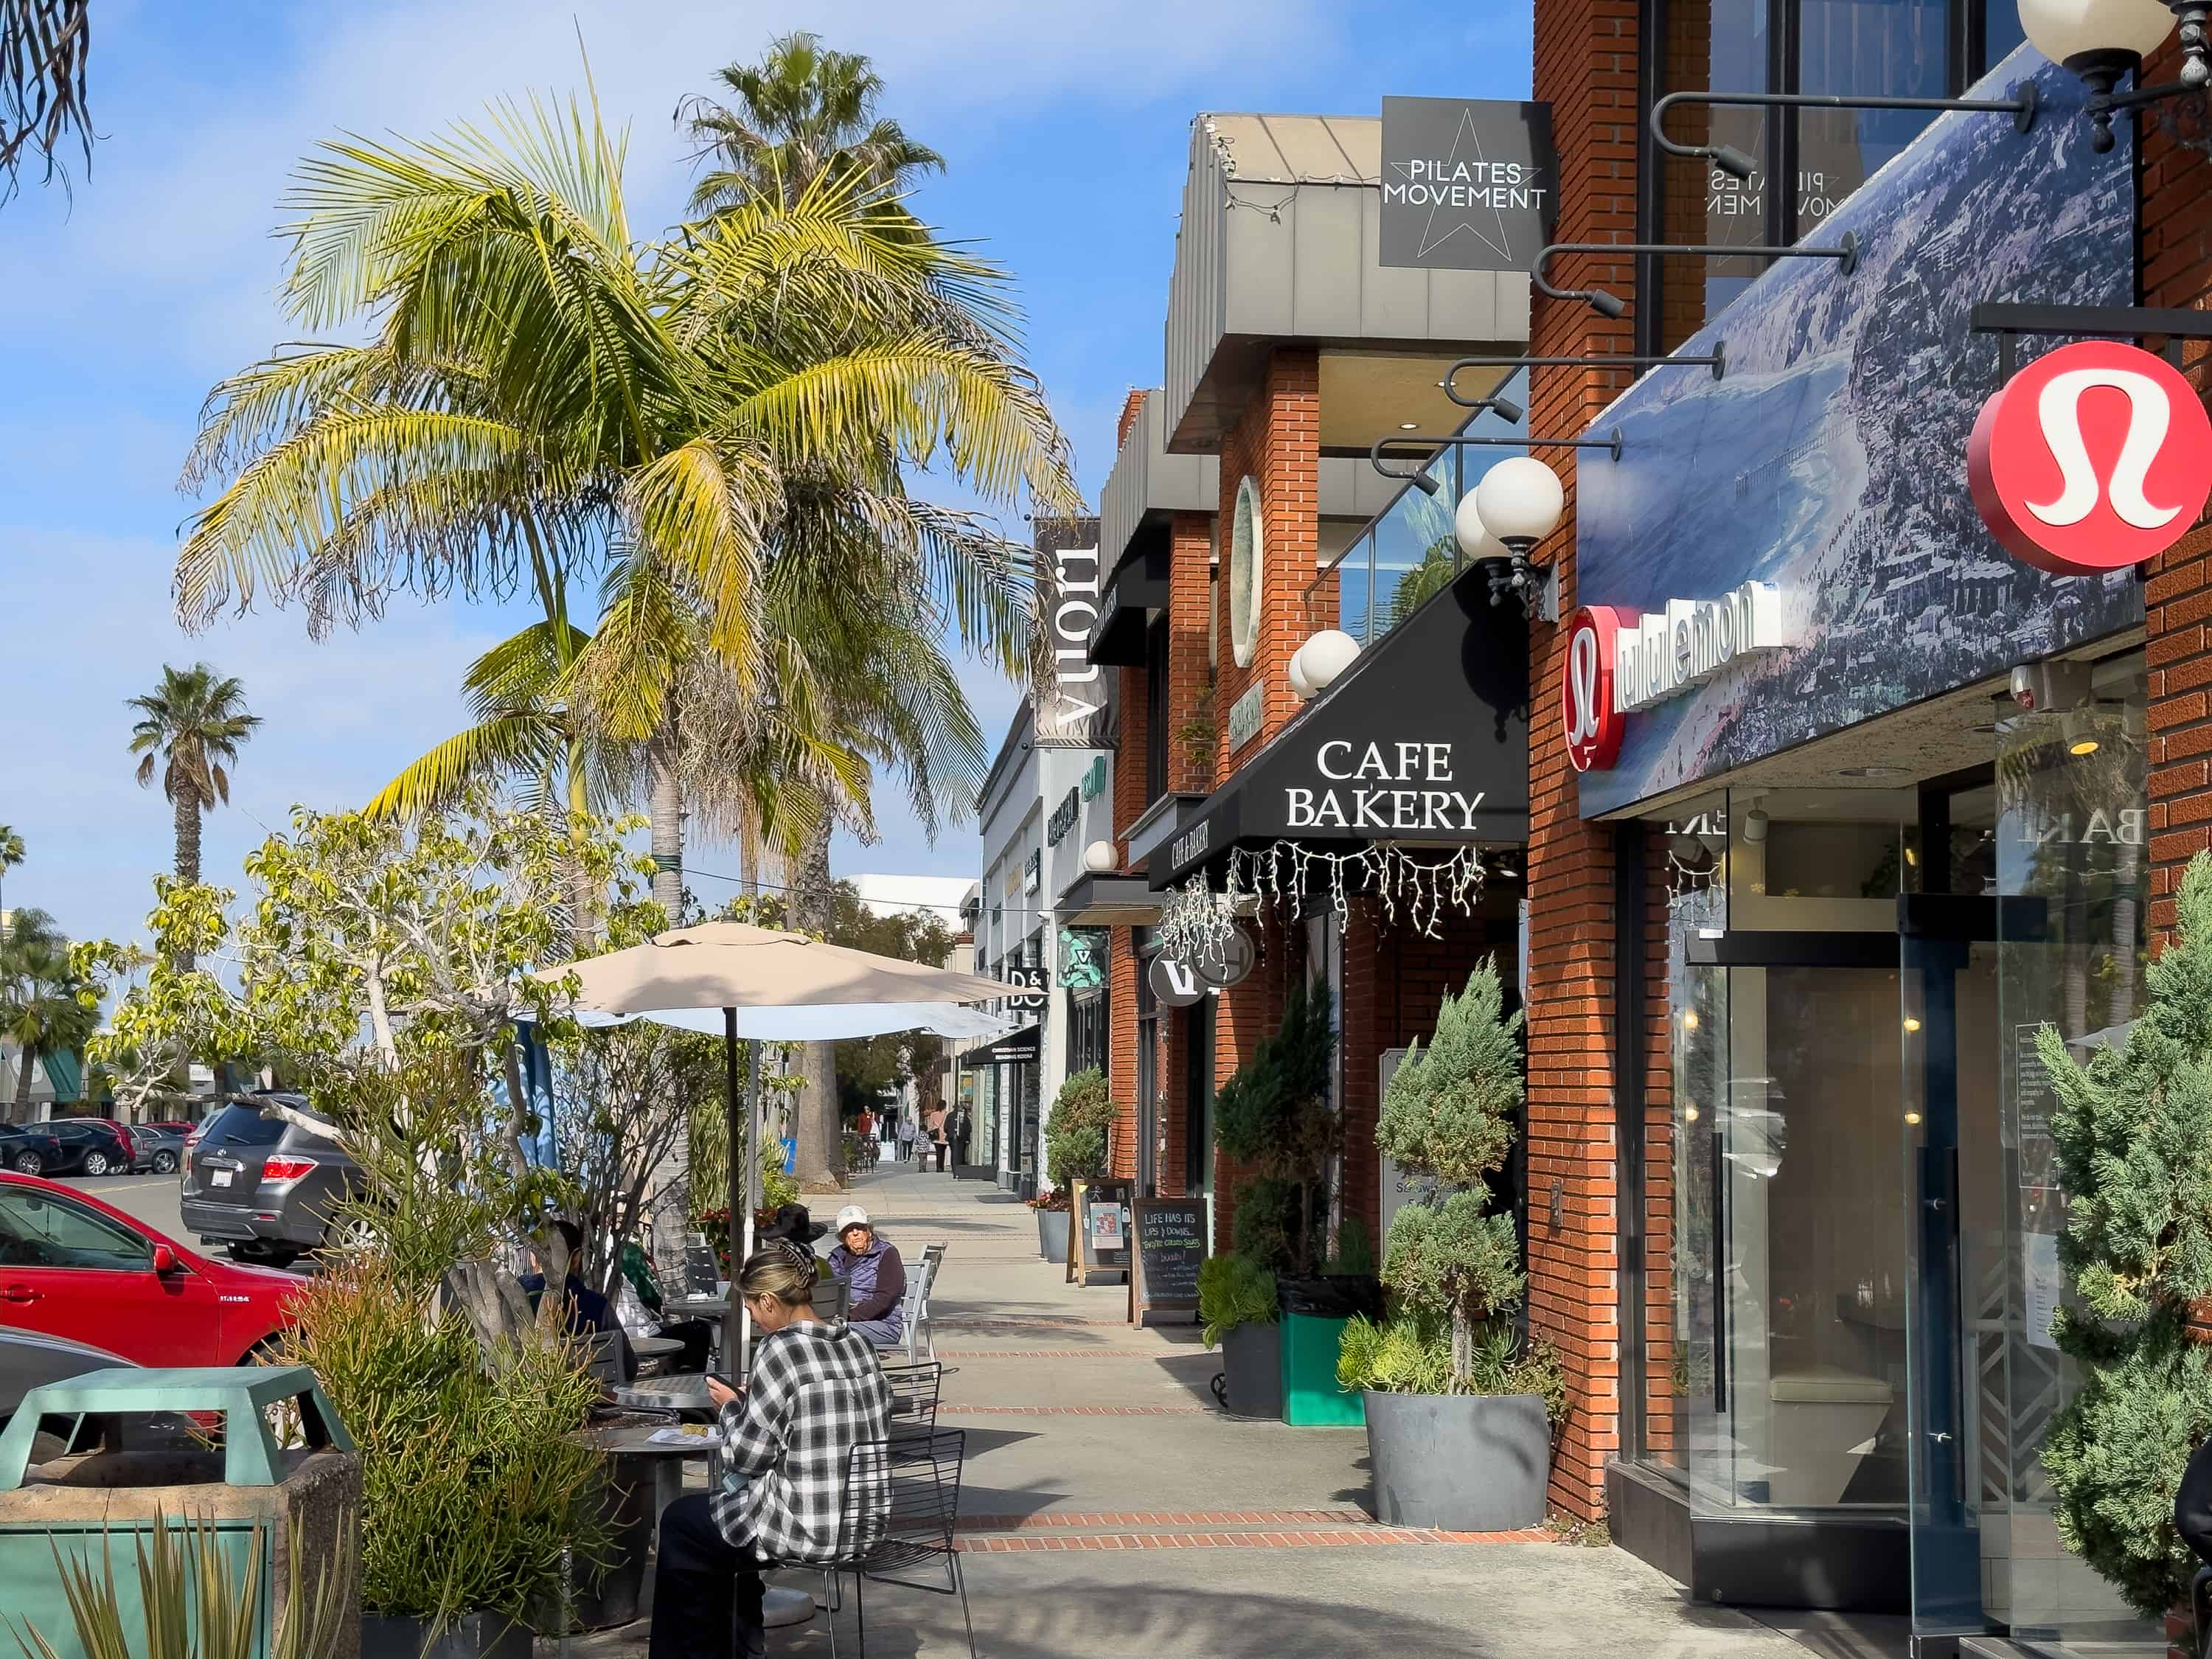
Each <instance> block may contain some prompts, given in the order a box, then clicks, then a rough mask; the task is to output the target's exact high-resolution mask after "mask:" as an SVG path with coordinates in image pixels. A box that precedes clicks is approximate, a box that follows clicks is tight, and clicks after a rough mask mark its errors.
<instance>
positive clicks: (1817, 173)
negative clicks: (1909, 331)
mask: <svg viewBox="0 0 2212 1659" xmlns="http://www.w3.org/2000/svg"><path fill="white" fill-rule="evenodd" d="M1950 24H1951V7H1950V4H1949V0H1801V3H1800V4H1799V6H1798V9H1797V88H1796V89H1797V90H1798V91H1800V92H1808V93H1829V94H1869V95H1879V96H1881V97H1888V98H1941V97H1942V96H1943V95H1944V93H1945V91H1946V89H1947V83H1948V73H1949V61H1950V47H1951V39H1950V34H1951V27H1950ZM1933 119H1935V117H1934V116H1933V115H1931V114H1927V113H1924V112H1918V111H1914V110H1817V109H1814V110H1802V111H1800V112H1798V115H1797V156H1796V167H1797V189H1796V198H1795V200H1796V216H1797V218H1796V232H1797V234H1799V235H1801V236H1802V235H1809V234H1812V233H1813V232H1814V230H1816V229H1817V228H1819V226H1820V221H1821V220H1823V219H1825V218H1826V216H1828V215H1829V214H1830V213H1832V212H1833V211H1834V210H1835V209H1836V207H1837V206H1838V204H1840V203H1841V202H1842V201H1843V199H1844V197H1846V196H1849V195H1850V193H1851V192H1852V191H1855V190H1857V188H1858V187H1859V186H1860V185H1863V184H1864V183H1865V182H1866V181H1867V179H1869V178H1870V177H1871V176H1872V175H1873V173H1874V172H1875V169H1876V168H1877V167H1881V164H1882V163H1883V162H1885V161H1888V160H1889V159H1890V157H1892V156H1893V155H1897V154H1898V153H1899V151H1900V150H1902V149H1904V148H1905V146H1906V145H1907V144H1909V143H1911V142H1912V141H1913V140H1914V139H1915V138H1917V137H1919V136H1920V133H1921V131H1922V129H1923V128H1924V127H1926V126H1927V125H1928V124H1929V122H1930V121H1931V120H1933Z"/></svg>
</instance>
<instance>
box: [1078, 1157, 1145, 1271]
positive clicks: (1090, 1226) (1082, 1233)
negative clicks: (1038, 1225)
mask: <svg viewBox="0 0 2212 1659" xmlns="http://www.w3.org/2000/svg"><path fill="white" fill-rule="evenodd" d="M1068 1196H1069V1204H1070V1208H1071V1212H1072V1213H1071V1215H1070V1218H1069V1225H1068V1229H1067V1278H1068V1282H1069V1283H1071V1284H1084V1285H1095V1284H1098V1283H1101V1282H1103V1283H1105V1284H1109V1285H1115V1284H1119V1283H1121V1280H1122V1279H1125V1278H1126V1277H1127V1274H1128V1272H1129V1205H1130V1200H1131V1199H1132V1198H1133V1196H1134V1192H1133V1188H1131V1186H1130V1183H1129V1182H1126V1181H1078V1182H1072V1183H1070V1186H1069V1194H1068Z"/></svg>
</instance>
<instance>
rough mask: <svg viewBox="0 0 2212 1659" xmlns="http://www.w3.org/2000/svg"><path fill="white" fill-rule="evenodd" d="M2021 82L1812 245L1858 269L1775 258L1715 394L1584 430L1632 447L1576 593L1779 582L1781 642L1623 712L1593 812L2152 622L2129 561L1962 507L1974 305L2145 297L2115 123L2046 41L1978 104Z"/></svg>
mask: <svg viewBox="0 0 2212 1659" xmlns="http://www.w3.org/2000/svg"><path fill="white" fill-rule="evenodd" d="M2024 80H2033V82H2035V84H2036V88H2037V91H2038V93H2039V95H2040V98H2041V100H2042V101H2041V107H2040V111H2039V113H2038V115H2037V116H2036V118H2035V121H2034V124H2033V126H2032V127H2031V128H2030V130H2029V131H2027V132H2026V133H2024V134H2023V133H2021V132H2019V131H2016V130H2015V125H2014V123H2013V121H2012V119H2011V118H2010V117H2008V116H2004V115H1990V114H1966V113H1957V114H1949V115H1944V116H1940V117H1938V118H1936V122H1935V124H1934V125H1931V126H1930V127H1929V130H1928V131H1927V132H1926V133H1924V134H1923V136H1922V137H1921V139H1920V140H1919V142H1918V143H1915V144H1914V145H1912V146H1911V148H1910V149H1907V150H1906V151H1905V153H1904V154H1903V155H1899V156H1898V157H1897V158H1896V159H1895V160H1894V161H1891V162H1890V163H1889V164H1888V165H1887V167H1883V168H1882V169H1881V171H1880V172H1879V173H1876V174H1875V176H1874V177H1873V178H1872V179H1869V180H1868V182H1867V183H1866V185H1864V186H1863V187H1862V188H1861V189H1860V190H1859V191H1857V193H1856V194H1855V195H1853V196H1852V197H1850V199H1849V200H1848V201H1846V202H1845V203H1844V204H1843V205H1842V206H1841V207H1840V208H1838V210H1836V211H1835V212H1834V213H1833V214H1832V215H1831V216H1828V217H1827V218H1826V220H1824V221H1823V222H1821V223H1820V224H1819V225H1818V226H1816V227H1815V228H1814V229H1813V230H1812V231H1811V233H1810V234H1808V237H1807V239H1806V240H1807V241H1808V243H1811V244H1814V245H1820V246H1832V245H1834V244H1835V243H1836V241H1837V240H1838V239H1839V238H1840V237H1841V236H1842V235H1843V234H1844V233H1845V232H1847V231H1848V232H1850V233H1853V234H1856V235H1857V239H1858V246H1859V254H1858V264H1857V270H1855V271H1853V272H1852V273H1850V274H1849V275H1844V274H1843V273H1842V272H1840V271H1839V270H1838V268H1837V265H1836V263H1835V262H1834V261H1832V260H1827V259H1785V260H1779V261H1777V262H1776V263H1775V264H1773V265H1772V266H1771V268H1770V269H1769V270H1766V271H1765V273H1764V274H1763V275H1761V276H1759V279H1758V280H1757V281H1756V282H1754V283H1753V284H1752V285H1751V286H1750V288H1749V289H1747V290H1746V292H1745V293H1744V294H1743V295H1742V296H1741V298H1739V299H1738V300H1737V301H1735V304H1733V305H1731V306H1730V307H1729V308H1728V309H1727V310H1726V311H1725V312H1723V313H1722V314H1721V315H1720V317H1719V318H1718V319H1717V321H1716V322H1715V323H1714V324H1713V325H1711V326H1709V327H1708V328H1707V329H1706V330H1705V331H1703V332H1701V333H1699V335H1697V336H1696V337H1693V338H1692V340H1691V341H1690V342H1689V343H1686V345H1685V346H1684V347H1683V348H1682V349H1683V351H1684V353H1685V354H1686V355H1697V354H1703V353H1707V352H1710V351H1711V349H1712V343H1713V342H1714V340H1715V339H1716V338H1719V339H1724V340H1725V342H1726V356H1727V364H1728V367H1727V374H1726V377H1725V378H1724V379H1723V380H1717V381H1716V380H1713V379H1712V378H1711V376H1710V375H1709V374H1707V373H1706V372H1705V370H1703V369H1702V368H1658V369H1655V370H1653V371H1651V372H1650V373H1649V374H1645V375H1644V378H1643V379H1642V380H1639V381H1638V383H1637V384H1636V385H1635V386H1632V387H1631V388H1630V389H1629V390H1628V391H1627V392H1624V393H1623V394H1622V395H1621V397H1620V398H1619V399H1618V400H1616V401H1615V403H1614V404H1613V406H1612V407H1611V408H1610V409H1608V410H1606V412H1605V413H1604V414H1602V415H1601V416H1598V418H1597V419H1596V420H1595V422H1592V427H1591V429H1592V430H1593V431H1595V432H1601V433H1608V434H1609V433H1610V432H1611V431H1612V430H1613V428H1620V435H1621V440H1622V450H1621V458H1620V460H1619V461H1617V462H1615V461H1613V460H1610V459H1607V458H1606V457H1605V456H1604V455H1603V454H1602V453H1601V452H1597V451H1590V450H1585V451H1583V452H1582V453H1581V454H1580V456H1579V458H1578V460H1577V473H1576V490H1577V506H1576V524H1575V538H1576V543H1575V551H1576V567H1575V576H1576V597H1577V602H1578V603H1579V604H1582V605H1610V606H1617V607H1620V608H1622V609H1624V610H1626V611H1638V612H1651V611H1659V612H1662V613H1664V612H1665V611H1667V609H1668V604H1669V602H1670V601H1671V602H1678V603H1679V602H1681V601H1696V600H1699V599H1719V598H1720V597H1722V596H1723V595H1724V594H1727V593H1729V592H1734V591H1735V590H1736V589H1738V588H1740V587H1741V586H1742V585H1743V584H1744V583H1746V582H1753V581H1755V582H1762V583H1768V584H1771V585H1772V586H1773V587H1774V588H1775V589H1776V590H1777V591H1778V594H1779V596H1780V603H1781V605H1782V607H1783V619H1782V626H1781V637H1782V638H1783V640H1784V641H1785V643H1784V645H1782V646H1781V647H1779V648H1777V649H1772V650H1767V651H1762V652H1760V653H1757V654H1756V655H1755V656H1753V657H1751V658H1747V659H1742V660H1740V661H1737V662H1735V663H1731V664H1730V665H1728V666H1727V667H1725V668H1723V670H1722V671H1719V672H1717V673H1716V674H1714V675H1712V676H1711V678H1706V679H1704V680H1701V681H1697V682H1695V683H1692V684H1688V685H1687V686H1686V687H1685V688H1684V689H1683V690H1682V692H1681V694H1680V695H1679V696H1671V697H1668V698H1666V699H1664V700H1662V701H1660V702H1654V703H1652V704H1651V705H1650V707H1647V708H1639V709H1638V710H1637V711H1636V712H1634V713H1632V714H1627V715H1626V716H1625V720H1626V730H1625V732H1624V735H1623V738H1622V741H1621V746H1620V754H1619V757H1618V759H1617V761H1616V763H1615V764H1614V765H1613V767H1612V768H1610V769H1605V770H1592V771H1589V772H1585V773H1583V774H1582V775H1581V776H1580V779H1579V787H1580V791H1581V808H1582V811H1583V815H1584V816H1585V817H1590V816H1595V815H1597V814H1601V813H1605V812H1609V811H1617V810H1619V809H1620V808H1622V807H1625V806H1629V805H1633V804H1634V803H1636V802H1638V801H1641V800H1645V799H1650V798H1651V797H1653V796H1656V795H1659V794H1662V793H1665V792H1667V791H1668V790H1670V789H1674V788H1675V787H1679V786H1680V785H1683V784H1686V783H1691V782H1694V781H1698V780H1700V779H1704V778H1708V777H1711V776H1714V775H1717V774H1719V773H1722V772H1724V771H1726V770H1728V769H1730V768H1732V767H1735V766H1740V765H1742V764H1743V763H1746V762H1748V761H1751V760H1755V759H1758V758H1759V757H1763V756H1765V755H1770V754H1773V753H1775V752H1777V751H1778V750H1784V749H1788V748H1790V747H1792V746H1794V745H1796V744H1801V743H1804V742H1806V741H1808V740H1809V739H1811V738H1817V737H1820V736H1823V735H1825V734H1826V733H1827V732H1833V731H1836V730H1838V728H1840V727H1843V726H1849V725H1852V724H1854V723H1856V722H1857V721H1860V720H1867V719H1869V718H1870V717H1872V716H1874V715H1876V714H1884V713H1887V712H1888V711H1890V710H1892V709H1895V708H1904V707H1905V706H1907V705H1909V704H1911V703H1914V702H1920V701H1921V700H1923V699H1924V698H1927V697H1930V696H1936V695H1938V694H1940V693H1942V692H1945V691H1949V690H1955V689H1956V688H1958V687H1960V686H1961V685H1966V684H1971V683H1972V682H1973V681H1975V680H1978V679H1982V678H1987V677H1989V676H1990V675H1992V674H1997V673H2002V671H2005V670H2006V669H2007V668H2008V667H2009V666H2010V665H2013V664H2015V663H2017V662H2021V661H2023V660H2027V659H2033V658H2037V657H2041V656H2045V655H2048V654H2049V653H2052V652H2054V651H2059V650H2063V649H2065V648H2067V647H2070V646H2074V645H2077V644H2080V643H2081V642H2083V641H2088V640H2093V639H2097V638H2100V637H2102V636H2103V635H2108V634H2112V633H2116V632H2118V631H2119V630H2121V629H2125V628H2128V627H2130V626H2131V625H2134V624H2137V623H2141V622H2142V589H2141V587H2140V586H2139V585H2138V584H2137V583H2136V579H2135V575H2134V573H2133V572H2132V571H2131V570H2121V571H2119V572H2117V573H2114V574H2109V575H2105V576H2101V577H2084V576H2072V577H2061V576H2053V575H2047V574H2044V573H2043V572H2041V571H2039V570H2036V569H2033V568H2030V567H2029V566H2027V565H2025V564H2022V563H2021V562H2018V561H2016V560H2015V559H2013V558H2011V557H2010V556H2008V555H2007V554H2006V553H2005V552H2004V550H2002V548H2000V547H1999V546H1998V545H1997V544H1996V541H1995V539H1994V538H1992V537H1991V536H1990V532H1988V530H1987V529H1986V528H1984V526H1983V524H1982V522H1981V520H1980V518H1979V517H1978V515H1977V513H1975V510H1974V504H1973V501H1972V496H1971V495H1969V493H1968V489H1967V485H1966V448H1967V439H1968V435H1969V434H1970V433H1971V432H1972V428H1973V424H1974V417H1975V416H1976V414H1977V412H1978V410H1980V408H1981V406H1982V404H1983V402H1984V399H1986V398H1988V397H1989V396H1990V393H1991V392H1994V391H1995V390H1996V386H1997V384H1998V378H1999V371H1998V362H1997V342H1996V338H1995V337H1991V336H1985V335H1984V336H1976V335H1973V334H1971V333H1970V332H1969V331H1968V315H1969V313H1970V312H1971V311H1972V308H1973V307H1975V306H1976V305H1977V304H1979V303H1982V302H1984V301H2003V302H2012V303H2019V304H2034V305H2061V306H2063V305H2076V306H2125V305H2130V304H2132V303H2133V302H2134V253H2133V236H2134V219H2135V185H2134V161H2133V157H2132V155H2131V154H2130V140H2129V138H2128V137H2127V136H2126V133H2125V131H2124V128H2125V124H2121V133H2122V136H2121V141H2120V143H2119V145H2118V147H2117V148H2116V149H2113V150H2112V152H2111V153H2110V154H2109V155H2096V154H2095V153H2093V151H2092V150H2091V149H2090V148H2089V143H2088V124H2087V121H2086V120H2085V119H2084V118H2083V117H2082V115H2081V103H2082V100H2083V97H2084V94H2083V91H2082V87H2081V82H2080V81H2079V80H2078V79H2077V78H2076V77H2075V76H2073V75H2071V74H2069V73H2068V72H2067V71H2066V70H2063V69H2060V68H2057V66H2055V65H2053V64H2050V63H2048V62H2046V61H2045V59H2044V58H2042V57H2041V56H2040V55H2039V54H2038V53H2037V52H2035V51H2034V50H2033V48H2031V47H2022V48H2021V49H2020V50H2019V51H2018V52H2015V53H2014V54H2013V55H2012V56H2011V57H2010V58H2008V59H2007V60H2006V61H2005V62H2004V63H2003V64H2002V65H2000V66H1999V67H1998V68H1997V69H1996V70H1994V71H1992V72H1991V74H1990V76H1988V77H1987V78H1986V79H1984V81H1983V82H1982V83H1981V85H1980V86H1979V87H1978V88H1976V89H1975V92H1974V94H1973V95H1974V96H1978V97H1984V98H2003V97H2007V96H2009V95H2010V92H2011V88H2012V87H2013V86H2014V85H2015V83H2017V82H2021V81H2024ZM1572 274H1573V273H1572V272H1571V271H1563V272H1559V273H1555V275H1565V276H1572ZM2060 343H2063V342H2061V341H2059V340H2057V339H2048V340H2045V339H2030V340H2024V341H2022V342H2021V355H2022V357H2023V359H2025V358H2026V357H2027V356H2033V355H2034V354H2037V353H2040V352H2042V351H2045V350H2047V349H2050V348H2051V347H2053V346H2056V345H2058V344H2060Z"/></svg>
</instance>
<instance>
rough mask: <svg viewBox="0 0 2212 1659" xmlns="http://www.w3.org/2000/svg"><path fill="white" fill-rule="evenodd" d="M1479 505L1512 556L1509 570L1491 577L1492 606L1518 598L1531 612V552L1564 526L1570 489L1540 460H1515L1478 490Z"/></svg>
mask: <svg viewBox="0 0 2212 1659" xmlns="http://www.w3.org/2000/svg"><path fill="white" fill-rule="evenodd" d="M1474 506H1475V513H1476V515H1477V516H1478V517H1479V518H1480V520H1481V521H1482V525H1483V527H1484V529H1486V531H1488V532H1490V534H1491V535H1492V536H1494V537H1496V538H1498V540H1499V541H1500V542H1502V543H1504V545H1505V549H1506V552H1507V554H1508V555H1509V558H1508V560H1507V562H1506V565H1505V568H1504V569H1503V570H1497V569H1493V570H1492V574H1491V578H1490V602H1491V604H1492V605H1499V604H1502V603H1504V599H1505V596H1506V595H1507V594H1508V593H1512V594H1514V595H1516V597H1518V598H1519V599H1520V600H1521V603H1522V607H1523V608H1524V609H1525V608H1526V607H1527V605H1528V596H1529V593H1530V592H1531V591H1532V588H1533V586H1534V575H1533V573H1532V572H1531V571H1530V569H1529V568H1528V555H1529V552H1530V550H1533V549H1534V547H1535V545H1536V544H1537V543H1538V542H1541V541H1542V540H1543V539H1544V538H1545V537H1547V536H1548V535H1550V534H1551V533H1552V532H1553V531H1554V530H1557V529H1558V528H1559V520H1560V518H1561V517H1562V516H1563V515H1564V514H1565V512H1566V509H1567V491H1566V486H1565V485H1564V484H1562V483H1560V482H1559V474H1558V473H1556V472H1554V471H1552V469H1551V468H1550V467H1548V466H1546V465H1544V464H1543V462H1541V461H1540V460H1537V459H1534V457H1531V456H1527V455H1514V456H1509V457H1508V458H1507V459H1504V460H1502V461H1500V462H1498V465H1495V466H1493V467H1492V468H1491V469H1490V471H1488V472H1486V473H1485V474H1484V475H1483V479H1482V482H1481V483H1479V484H1477V485H1476V486H1475V489H1474Z"/></svg>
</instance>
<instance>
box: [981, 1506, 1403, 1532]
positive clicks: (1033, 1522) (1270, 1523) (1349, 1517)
mask: <svg viewBox="0 0 2212 1659" xmlns="http://www.w3.org/2000/svg"><path fill="white" fill-rule="evenodd" d="M1340 1522H1351V1523H1352V1524H1353V1525H1355V1526H1369V1525H1371V1524H1372V1517H1371V1516H1369V1514H1368V1513H1367V1511H1366V1510H1210V1511H1208V1512H1207V1513H1206V1514H1204V1515H1176V1514H1154V1515H1148V1514H1145V1513H1142V1512H1132V1511H1129V1510H1099V1511H1097V1512H1095V1513H1093V1512H1091V1511H1087V1510H1045V1511H1044V1512H1043V1513H1042V1514H1037V1515H963V1516H961V1517H960V1522H959V1526H960V1530H961V1531H963V1532H1036V1531H1045V1530H1050V1529H1054V1528H1058V1529H1060V1530H1062V1531H1077V1532H1095V1531H1097V1530H1098V1529H1099V1528H1109V1527H1111V1528H1121V1529H1122V1530H1124V1531H1127V1530H1128V1529H1130V1528H1146V1529H1148V1530H1149V1529H1156V1528H1176V1527H1188V1526H1208V1527H1288V1526H1311V1525H1315V1524H1316V1523H1318V1524H1321V1525H1324V1526H1326V1525H1332V1524H1335V1523H1340Z"/></svg>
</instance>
